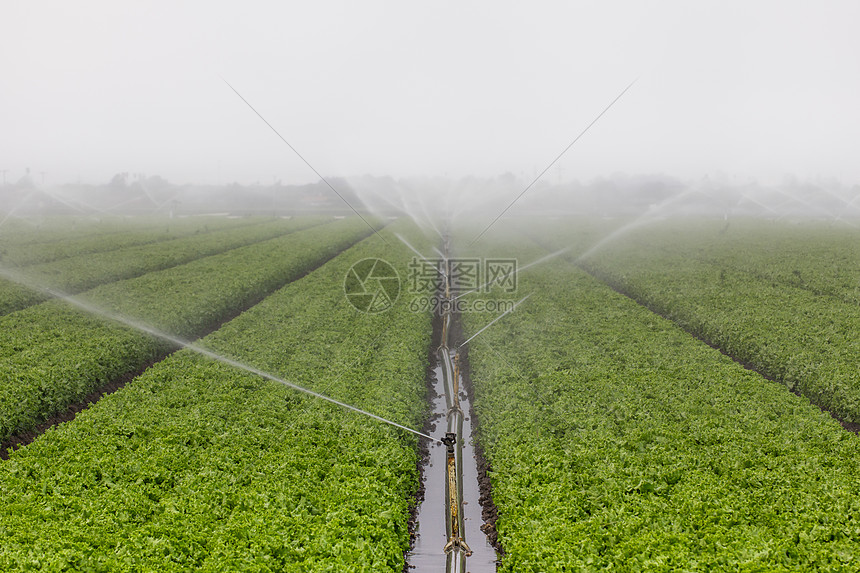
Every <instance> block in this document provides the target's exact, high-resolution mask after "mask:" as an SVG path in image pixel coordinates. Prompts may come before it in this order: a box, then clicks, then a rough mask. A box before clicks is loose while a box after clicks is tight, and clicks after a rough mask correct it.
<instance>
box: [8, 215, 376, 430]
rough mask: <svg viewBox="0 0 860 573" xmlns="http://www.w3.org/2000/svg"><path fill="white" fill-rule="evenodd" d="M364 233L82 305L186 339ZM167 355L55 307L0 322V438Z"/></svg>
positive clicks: (288, 243) (156, 277)
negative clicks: (121, 316)
mask: <svg viewBox="0 0 860 573" xmlns="http://www.w3.org/2000/svg"><path fill="white" fill-rule="evenodd" d="M368 232H369V231H368V229H367V226H366V225H365V224H364V223H363V222H362V221H361V220H359V219H357V218H356V219H347V220H344V221H340V222H336V223H333V224H331V225H323V226H318V227H313V228H310V229H307V230H304V231H301V232H298V233H293V234H289V235H285V236H282V237H278V238H275V239H270V240H268V241H262V242H258V243H254V244H252V245H248V246H245V247H241V248H237V249H232V250H229V251H227V252H225V253H222V254H219V255H214V256H210V257H204V258H201V259H198V260H195V261H193V262H190V263H188V264H185V265H180V266H176V267H172V268H169V269H166V270H163V271H158V272H152V273H148V274H145V275H143V276H141V277H138V278H135V279H130V280H127V281H120V282H115V283H110V284H107V285H103V286H101V287H98V288H96V289H93V290H91V291H89V292H87V293H86V294H85V295H81V298H83V299H84V300H86V301H87V302H89V303H92V304H94V305H95V306H97V307H99V308H102V309H104V310H107V311H110V312H113V313H117V314H120V315H123V316H126V317H129V318H132V319H134V320H136V321H138V322H143V323H146V324H148V325H150V326H154V327H156V328H159V329H161V330H163V331H164V332H167V333H168V334H172V335H174V336H179V337H183V338H188V339H194V338H197V337H199V336H201V335H202V334H204V333H205V332H206V331H207V330H209V329H211V328H213V327H215V326H217V325H218V324H219V323H220V322H222V321H224V320H226V319H228V318H230V317H231V316H232V315H233V314H235V313H236V312H237V311H238V310H240V309H243V308H245V307H247V306H248V305H250V304H253V303H254V302H255V301H257V300H259V299H260V298H262V297H264V296H265V295H266V294H268V293H271V292H272V291H274V290H276V289H278V288H280V287H282V286H283V285H284V284H286V283H287V282H289V281H291V280H294V279H296V278H298V277H300V276H301V275H302V274H304V273H306V272H307V271H309V270H311V269H313V268H315V267H317V266H319V265H320V264H322V263H323V262H324V261H326V260H328V259H330V258H331V257H333V256H334V255H335V254H337V253H338V252H340V251H342V250H343V249H345V248H347V247H348V246H350V245H352V244H354V243H355V242H356V241H358V240H360V239H361V238H362V237H364V236H366V235H367V233H368ZM167 349H168V348H167V346H166V345H165V343H164V342H162V341H160V340H156V339H153V338H151V337H149V336H147V335H145V334H142V333H140V332H138V331H136V330H133V329H131V328H129V327H125V326H120V325H117V324H115V323H113V322H110V321H107V320H103V319H99V318H98V317H93V316H91V315H87V314H86V313H84V312H83V311H79V310H76V309H74V308H72V307H71V306H70V305H68V304H67V303H65V302H62V301H52V302H47V303H43V304H40V305H36V306H33V307H30V308H27V309H24V310H21V311H18V312H15V313H12V314H9V315H7V316H4V317H0V439H4V438H6V437H8V436H9V435H11V434H13V433H15V432H19V431H22V430H27V429H29V428H32V427H33V426H34V425H35V424H37V423H38V422H40V421H41V420H43V419H45V418H46V417H47V416H50V415H51V414H54V413H56V412H59V411H61V410H63V409H64V408H65V407H66V406H67V405H68V404H69V403H72V402H74V401H77V400H81V399H82V398H83V397H85V396H86V395H87V394H88V393H90V392H92V391H93V390H95V389H96V388H98V387H99V386H101V385H103V384H105V383H106V382H108V381H110V380H113V379H116V378H118V377H119V376H121V375H123V374H127V373H133V372H134V371H136V370H138V369H140V368H141V367H143V366H144V365H145V364H146V363H147V362H148V361H150V360H152V359H154V358H156V357H157V356H161V355H163V354H164V353H165V352H166V351H167Z"/></svg>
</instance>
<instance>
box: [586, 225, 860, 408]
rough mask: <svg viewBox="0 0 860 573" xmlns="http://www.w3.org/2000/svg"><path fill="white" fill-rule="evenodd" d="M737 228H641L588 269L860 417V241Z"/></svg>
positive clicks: (799, 229)
mask: <svg viewBox="0 0 860 573" xmlns="http://www.w3.org/2000/svg"><path fill="white" fill-rule="evenodd" d="M736 226H737V227H739V228H735V227H731V226H730V227H728V230H727V232H726V233H724V234H721V233H720V232H719V231H718V230H716V229H714V228H713V226H711V227H710V228H709V227H707V226H698V227H697V230H695V231H694V230H692V229H689V228H686V227H683V226H680V225H675V226H673V225H669V226H668V227H666V228H663V227H660V228H655V229H644V230H641V231H639V232H637V233H636V234H635V235H634V236H632V237H628V238H627V239H626V240H622V241H619V242H617V243H616V244H610V245H607V247H606V248H605V249H604V250H602V251H600V252H598V253H597V254H596V255H595V256H594V257H592V258H590V259H588V261H587V262H586V265H587V267H588V268H589V269H590V270H591V271H593V272H595V273H596V274H598V275H599V276H601V277H603V278H604V279H606V280H607V281H609V282H611V283H612V284H614V285H616V286H617V287H619V288H621V289H623V290H624V291H625V292H627V293H628V294H630V295H631V296H633V297H634V298H636V299H637V300H639V301H641V302H642V303H644V304H646V305H648V306H649V307H650V308H652V309H654V310H655V311H657V312H659V313H660V314H663V315H664V316H667V317H669V318H671V319H672V320H673V321H675V322H677V323H678V324H679V325H680V326H681V327H683V328H684V329H686V330H688V331H689V332H692V333H693V334H695V335H696V336H699V337H701V338H703V339H705V340H707V341H708V342H709V343H711V344H713V345H715V346H717V347H719V348H720V349H722V350H723V351H725V352H727V353H728V354H730V355H731V356H734V357H735V358H737V359H738V360H740V361H742V362H744V363H748V364H750V365H752V366H753V367H755V368H756V370H758V371H760V372H762V373H763V374H764V375H766V376H768V377H769V378H773V379H776V380H779V381H780V382H782V383H784V384H785V385H786V386H788V387H789V388H791V389H793V390H796V391H798V392H801V393H802V394H803V395H805V396H807V397H808V398H809V399H810V400H812V401H813V402H814V403H816V404H818V405H819V406H821V407H823V408H826V409H828V410H830V411H832V412H833V413H834V414H836V415H837V416H839V417H840V418H841V419H843V420H846V421H849V422H857V421H860V371H858V369H857V356H858V355H860V338H858V337H857V335H856V333H857V326H858V325H860V306H858V304H857V301H860V298H858V297H857V294H858V293H860V257H858V256H857V254H856V252H855V251H856V245H857V243H858V240H860V235H858V234H857V233H856V232H852V231H850V230H844V229H842V230H839V229H837V230H831V231H830V233H829V234H827V233H825V232H824V231H823V230H822V229H821V228H819V227H817V226H803V225H792V226H788V227H785V226H780V225H777V224H769V225H768V226H764V227H763V226H761V225H759V226H758V227H755V228H752V229H751V228H748V227H745V226H741V225H738V224H736ZM705 229H707V231H706V230H705ZM726 236H729V237H731V238H730V239H727V238H726ZM849 237H853V239H851V240H849ZM804 238H806V241H807V243H806V244H807V251H806V252H805V253H804V251H803V250H802V248H801V247H802V244H803V239H804ZM852 253H853V254H852ZM855 281H856V282H855ZM852 283H853V286H852Z"/></svg>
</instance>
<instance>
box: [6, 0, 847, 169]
mask: <svg viewBox="0 0 860 573" xmlns="http://www.w3.org/2000/svg"><path fill="white" fill-rule="evenodd" d="M0 21H2V22H3V31H2V34H0V170H3V169H5V170H8V173H7V180H8V181H10V182H11V181H15V180H17V179H18V178H20V177H21V176H22V175H23V174H24V169H25V168H28V167H29V168H30V169H31V170H32V172H33V174H34V179H35V181H36V182H37V183H39V182H40V180H41V176H40V175H39V173H40V172H42V171H44V172H45V181H46V183H47V184H51V183H57V184H58V183H64V182H75V181H78V180H80V181H83V182H92V183H101V182H105V181H107V180H109V179H110V177H111V176H112V175H113V174H115V173H117V172H130V173H144V174H146V175H160V176H162V177H165V178H167V179H169V180H170V181H172V182H175V183H185V182H196V183H227V182H232V181H238V182H240V183H251V182H256V181H260V182H262V183H270V182H272V181H273V180H274V179H275V178H277V179H279V180H282V181H284V182H285V183H305V182H310V181H315V180H316V179H317V178H316V176H315V175H314V173H313V172H312V171H310V170H309V169H308V168H307V166H305V165H304V163H302V162H301V160H299V159H298V158H297V157H296V156H295V155H294V154H293V153H292V152H291V151H290V149H289V148H288V147H287V146H286V145H284V143H283V142H281V141H280V140H279V139H277V137H276V136H275V135H274V134H273V133H272V132H271V131H270V130H269V128H268V127H266V125H265V124H264V123H263V122H262V121H260V119H259V118H258V117H256V116H255V115H254V113H253V112H252V111H251V110H250V109H248V107H247V106H246V105H245V104H244V103H243V102H242V101H241V100H240V99H239V98H238V97H237V96H236V95H235V94H234V93H233V92H232V91H230V89H229V88H228V87H227V86H226V85H225V84H224V83H223V81H222V79H221V78H222V77H223V78H224V79H226V80H227V81H229V82H230V83H231V84H232V85H233V86H234V87H235V88H236V89H237V90H238V91H239V92H240V93H242V95H243V96H244V97H245V98H247V99H248V100H249V101H250V102H251V103H252V104H253V105H254V107H255V108H256V109H257V110H258V111H259V112H260V113H261V114H262V115H263V116H264V117H265V118H266V119H267V120H268V121H269V122H270V123H272V125H274V126H275V127H276V128H277V129H278V130H279V131H280V132H281V134H282V135H283V136H284V137H285V138H286V139H287V141H289V142H290V143H291V144H292V145H294V146H295V147H296V148H297V149H298V150H299V151H300V152H301V153H302V154H303V155H304V157H305V158H306V159H307V160H308V161H309V162H310V163H311V164H312V165H313V166H314V167H315V168H316V169H317V170H319V171H320V172H321V173H322V174H323V175H344V176H349V175H359V174H364V173H369V174H374V175H392V176H394V177H405V176H422V175H448V176H450V177H459V176H462V175H466V174H472V175H476V176H481V177H485V176H493V175H497V174H500V173H503V172H512V173H514V174H515V175H518V176H522V177H525V178H528V177H529V176H530V175H532V174H534V173H535V172H539V171H541V170H542V169H543V168H544V167H545V166H546V165H547V164H548V163H549V162H550V161H551V160H552V159H553V158H554V157H555V156H556V155H557V154H558V153H559V152H560V151H561V150H562V149H564V148H565V147H566V146H567V145H568V144H569V143H570V141H571V140H572V139H573V138H574V137H575V136H576V135H577V134H578V133H579V132H580V131H581V130H582V129H583V128H584V127H585V126H586V125H587V124H588V123H589V122H591V121H592V119H593V118H594V117H595V116H596V115H597V114H598V113H599V112H600V111H601V110H602V109H603V108H604V107H605V106H606V105H607V104H608V103H609V102H610V101H612V99H613V98H614V97H615V96H616V95H617V94H618V93H619V92H620V91H621V90H622V89H623V88H624V87H625V86H626V85H627V84H629V83H630V82H631V81H633V80H634V79H636V78H638V82H637V83H636V85H635V86H634V87H633V88H632V89H631V90H630V91H629V92H628V93H627V94H626V95H625V96H624V97H623V98H622V99H621V100H619V102H618V103H617V104H616V105H615V106H614V107H613V108H612V109H611V110H610V111H609V112H608V113H607V114H606V115H605V116H604V117H603V118H602V119H601V120H600V121H599V122H598V123H597V124H596V125H595V126H594V127H593V128H592V129H591V130H590V131H589V132H588V134H586V135H585V136H584V137H583V138H582V140H580V141H579V142H578V143H577V144H576V145H575V146H574V147H573V148H572V149H571V150H570V152H568V154H567V155H565V157H564V158H563V159H562V160H561V161H560V162H559V168H558V169H556V168H553V169H552V170H551V171H550V172H549V173H548V174H547V177H548V178H550V179H551V180H553V181H555V180H558V179H559V178H562V179H565V180H568V179H581V180H584V179H589V178H593V177H597V176H603V175H610V174H612V173H615V172H627V173H666V174H669V175H673V176H677V177H682V178H698V177H701V176H703V175H706V174H708V175H711V176H713V175H720V176H723V177H729V178H736V179H740V180H745V179H749V178H758V179H759V180H779V178H781V177H782V176H783V175H784V174H787V173H790V174H794V175H796V176H798V177H801V178H814V177H836V178H839V179H841V180H842V181H843V182H845V183H851V184H853V183H858V182H860V161H858V160H857V149H858V144H857V143H858V139H860V138H858V136H860V105H858V102H860V65H858V63H860V62H858V60H859V59H860V58H858V56H860V34H857V30H856V27H857V23H858V22H860V3H856V2H852V1H844V2H814V3H813V2H797V1H792V2H784V1H776V0H773V1H766V2H717V1H714V2H684V1H680V0H679V1H677V2H665V1H664V2H649V3H644V2H600V1H594V2H570V3H568V2H529V3H525V2H517V3H515V2H498V1H493V2H489V1H481V2H469V1H467V2H432V3H415V2H393V1H392V2H378V1H373V2H367V1H365V2H349V1H343V2H328V1H325V2H289V3H275V2H242V3H238V2H216V1H206V2H203V1H195V2H166V1H148V2H134V3H132V2H116V1H108V0H102V1H77V2H65V1H59V0H51V1H38V0H34V1H27V2H24V1H16V0H6V1H5V2H3V3H2V6H0Z"/></svg>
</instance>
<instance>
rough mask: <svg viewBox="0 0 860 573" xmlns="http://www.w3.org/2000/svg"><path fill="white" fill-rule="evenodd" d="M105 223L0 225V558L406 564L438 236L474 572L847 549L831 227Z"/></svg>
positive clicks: (648, 564) (760, 567)
mask: <svg viewBox="0 0 860 573" xmlns="http://www.w3.org/2000/svg"><path fill="white" fill-rule="evenodd" d="M132 221H133V222H130V223H128V224H125V225H124V224H118V223H112V222H110V221H104V222H98V223H92V222H91V223H88V224H84V223H82V222H76V223H75V222H72V221H69V220H63V219H58V220H53V221H48V222H45V223H44V228H41V229H36V228H34V227H32V225H31V226H27V225H24V223H21V222H14V225H15V226H10V227H8V228H7V227H3V231H4V232H3V234H2V235H0V253H2V257H3V258H2V259H0V268H2V270H3V277H4V278H5V279H6V280H5V282H4V283H2V284H0V442H2V443H4V444H6V445H11V444H15V445H16V446H17V444H22V445H20V447H15V448H12V447H9V448H8V450H7V451H4V452H3V458H4V459H2V460H0V499H2V500H3V503H2V504H0V539H2V543H0V570H2V571H49V572H61V571H128V572H132V571H134V572H138V571H146V572H148V571H153V572H154V571H198V570H200V571H257V572H262V571H272V572H275V571H295V572H300V571H367V572H377V571H391V572H401V571H405V570H408V567H409V557H410V556H409V551H410V548H411V547H412V546H413V544H414V541H415V536H416V531H415V528H416V524H415V523H414V520H415V515H416V506H417V505H418V504H419V503H423V504H436V505H438V506H439V512H440V513H441V512H442V505H443V500H442V499H441V495H440V496H439V498H438V499H437V498H436V497H434V495H435V493H434V492H431V491H427V492H424V491H423V488H422V480H423V479H425V478H426V475H427V473H428V472H434V471H442V469H441V468H439V467H435V466H432V465H427V464H426V463H423V462H422V459H423V458H424V457H426V449H427V444H428V438H429V439H430V440H438V439H439V438H441V437H442V433H443V431H442V426H441V425H439V427H437V425H436V424H435V423H434V419H433V418H432V413H431V402H432V400H433V398H434V396H433V391H432V390H430V388H431V387H432V386H431V384H430V383H429V381H430V378H432V374H431V373H432V369H433V367H434V366H435V365H434V358H433V353H434V352H435V351H436V350H437V347H438V346H439V339H438V338H439V330H440V329H441V326H440V317H439V315H438V314H435V313H434V308H433V305H432V304H417V301H419V300H420V301H423V302H426V301H427V300H428V299H430V298H433V297H435V296H437V295H438V292H436V291H434V290H432V287H431V286H430V285H431V283H433V282H434V280H430V279H437V278H438V277H435V276H432V275H431V276H430V277H429V278H428V277H426V276H425V277H424V278H425V279H428V280H427V281H425V282H426V284H424V285H423V286H416V285H417V284H419V283H421V281H420V280H416V277H415V269H416V265H417V262H418V263H420V262H421V261H420V260H421V259H424V262H425V263H428V264H429V262H430V261H429V260H428V259H434V260H435V259H437V258H439V257H440V256H442V255H443V254H445V253H448V254H450V256H452V257H456V258H457V259H459V260H463V261H475V260H497V261H515V262H516V266H517V267H518V269H519V271H518V272H517V273H516V275H515V279H516V280H515V281H513V282H511V281H508V282H507V283H505V284H506V285H507V288H499V285H501V284H502V281H503V279H505V278H512V277H501V279H500V277H499V276H496V279H499V285H497V286H493V284H492V282H491V283H490V284H489V286H488V288H477V289H474V290H475V291H476V292H466V293H464V294H463V295H462V297H460V298H462V300H463V301H471V302H472V303H475V302H480V303H481V305H477V304H472V306H469V307H463V309H462V310H461V311H460V312H459V313H458V314H456V315H454V317H453V320H454V321H455V325H454V327H452V328H453V333H454V334H452V335H451V336H453V337H454V338H453V339H452V340H451V341H450V344H451V348H452V349H457V350H458V351H459V354H458V356H457V368H462V374H463V380H464V384H465V389H464V390H463V391H464V392H466V393H468V395H469V397H470V398H471V405H472V411H471V412H468V415H469V417H470V418H471V422H472V425H471V427H472V428H473V429H474V433H473V435H472V436H471V437H470V436H465V437H464V439H467V440H470V441H471V442H473V443H474V444H475V445H476V446H477V448H478V450H479V455H480V456H481V458H482V462H483V463H484V466H483V467H484V468H485V469H486V475H485V477H486V478H488V479H485V480H483V481H482V485H481V488H482V489H481V495H482V502H481V503H482V504H484V509H485V514H491V515H492V517H491V518H490V523H488V524H486V526H485V530H486V531H492V532H493V537H494V539H495V540H497V545H496V549H497V550H498V570H499V571H506V572H512V573H513V572H516V573H520V572H561V571H604V570H614V571H666V572H670V571H856V570H858V569H860V497H858V494H857V492H858V491H860V440H858V436H857V435H856V433H855V432H854V431H852V430H853V429H855V428H856V427H857V424H858V423H860V374H858V358H860V342H858V338H857V332H858V330H860V307H858V303H860V250H858V249H860V247H858V245H860V231H858V229H856V228H854V227H852V226H850V225H847V224H838V223H830V224H824V223H814V222H804V223H791V222H787V221H760V220H752V219H749V220H745V219H736V220H731V221H725V220H721V219H720V220H718V219H702V220H700V221H693V220H689V219H688V220H684V221H673V220H666V221H660V222H658V223H653V224H650V225H640V224H636V221H626V220H621V219H618V220H600V219H584V218H576V217H565V218H558V217H554V218H547V217H544V218H541V219H534V220H508V219H502V220H500V221H499V222H498V223H497V224H496V225H495V226H494V227H492V229H491V230H490V231H489V232H488V233H487V234H486V236H484V237H483V238H482V239H481V240H480V241H477V242H475V243H474V244H473V243H472V242H471V239H473V238H474V236H475V233H476V231H475V229H474V228H473V226H468V225H462V226H457V225H453V226H452V227H451V228H450V229H448V230H447V231H446V232H445V233H444V234H445V235H446V237H447V238H448V240H447V241H446V240H443V237H442V236H440V234H438V233H437V232H436V231H435V230H433V229H429V228H422V227H419V226H418V225H416V224H415V223H414V222H412V221H410V220H409V219H406V218H400V219H397V220H388V219H384V218H371V217H369V216H368V220H367V221H364V220H362V219H360V218H358V217H354V216H350V217H346V218H338V219H335V218H332V217H322V216H314V217H311V216H307V217H295V218H292V219H273V218H262V217H258V218H252V217H249V218H241V219H220V218H219V219H215V218H205V219H204V218H188V219H181V220H178V221H177V222H176V224H174V223H171V224H170V226H169V227H168V226H167V225H165V222H164V221H163V220H161V221H155V220H148V219H143V218H142V219H140V220H136V221H134V220H132ZM368 223H370V224H371V225H373V226H374V228H375V229H376V230H378V231H379V232H378V233H376V232H375V231H374V230H373V229H371V228H370V226H369V224H368ZM598 245H599V248H595V246H598ZM448 249H450V251H448ZM425 257H426V258H425ZM376 259H381V260H383V261H384V262H385V263H388V265H389V267H390V268H391V269H393V270H394V271H396V277H397V278H396V281H397V284H396V286H397V290H396V292H394V291H389V290H386V293H387V294H388V295H389V296H390V300H388V299H386V301H383V302H388V303H390V304H388V305H383V306H378V304H379V303H380V301H379V299H377V298H374V297H370V298H367V299H365V298H364V297H365V295H363V294H362V293H361V292H360V289H361V287H362V285H363V284H364V283H363V282H362V281H363V280H364V279H363V278H361V277H364V278H367V277H373V276H375V275H374V274H373V273H374V272H376V270H375V269H377V268H381V267H377V266H372V265H373V263H368V262H367V261H374V260H376ZM532 263H535V264H532ZM368 265H371V266H372V268H373V269H374V270H373V271H371V266H368ZM446 268H449V272H451V271H450V268H451V267H446ZM380 276H382V275H380ZM392 276H393V275H391V274H387V275H384V276H383V278H381V279H380V284H383V285H391V284H392V281H394V279H392V278H391V277H392ZM450 285H451V283H450V282H449V283H448V286H449V287H450ZM410 286H411V288H410ZM392 288H393V287H392ZM437 288H438V287H437ZM449 300H450V299H449ZM511 301H519V303H518V304H517V305H516V307H514V308H511V307H507V308H508V311H507V312H506V313H502V312H501V311H499V312H495V311H494V310H493V309H502V308H505V307H504V306H503V303H506V302H511ZM489 303H495V306H494V305H491V304H489ZM493 321H495V322H493ZM446 349H447V347H446ZM118 381H121V382H122V383H119V384H118V383H117V382H118ZM107 386H110V387H111V390H115V391H112V392H111V393H108V394H106V395H105V396H103V397H101V398H100V399H96V398H94V397H93V396H94V393H98V392H99V391H100V390H102V389H103V388H105V387H107ZM116 387H118V389H116ZM88 401H93V402H94V403H93V404H92V405H90V406H89V407H87V408H85V409H83V410H82V411H81V412H80V413H78V414H77V415H76V416H74V417H72V419H68V421H62V423H57V424H54V423H53V422H54V421H56V420H54V418H55V417H57V416H58V415H61V414H62V413H63V412H66V411H68V410H69V409H70V408H77V409H80V407H81V406H82V405H86V402H88ZM333 402H334V403H333ZM368 414H369V415H368ZM437 421H438V420H437ZM46 427H47V429H46ZM425 433H429V436H427V435H425ZM22 437H26V439H23V438H22ZM472 463H474V461H473V462H472ZM477 487H478V486H477V484H476V485H475V488H476V489H477ZM422 499H423V501H422ZM475 503H477V501H475ZM417 527H418V533H417V534H418V535H422V534H424V532H422V530H421V526H420V524H418V525H417ZM467 541H468V542H469V543H470V544H471V545H473V546H475V545H477V542H478V540H477V539H467ZM439 552H440V554H441V553H442V547H441V546H440V547H439ZM440 570H444V556H443V566H442V569H440ZM471 570H473V571H474V570H476V569H471Z"/></svg>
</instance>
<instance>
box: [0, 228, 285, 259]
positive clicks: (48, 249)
mask: <svg viewBox="0 0 860 573" xmlns="http://www.w3.org/2000/svg"><path fill="white" fill-rule="evenodd" d="M269 220H271V219H264V218H262V217H255V218H251V217H247V218H242V219H228V218H226V217H190V218H184V219H163V218H162V219H160V220H155V219H151V218H146V217H144V218H143V219H142V220H140V221H138V220H137V219H136V218H129V219H127V220H125V221H124V225H123V226H114V225H96V224H92V225H88V224H86V223H82V224H81V225H76V226H75V227H72V228H69V227H68V224H65V225H61V226H60V227H59V228H57V229H54V228H53V227H51V228H45V229H43V230H41V231H35V232H33V231H31V232H26V231H23V232H19V233H15V232H12V233H10V232H9V230H8V229H4V228H3V227H0V264H3V265H6V266H24V265H35V264H41V263H49V262H51V261H55V260H58V259H63V258H66V257H72V256H76V255H87V254H92V253H101V252H105V251H112V250H116V249H121V248H126V247H134V246H137V245H145V244H150V243H157V242H160V241H170V240H172V239H179V238H182V237H187V236H189V235H197V234H201V233H208V232H211V231H219V230H224V229H237V228H240V227H245V226H248V225H255V224H258V223H262V222H265V221H269Z"/></svg>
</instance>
